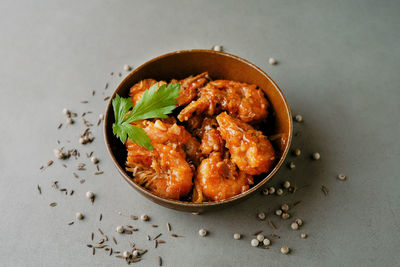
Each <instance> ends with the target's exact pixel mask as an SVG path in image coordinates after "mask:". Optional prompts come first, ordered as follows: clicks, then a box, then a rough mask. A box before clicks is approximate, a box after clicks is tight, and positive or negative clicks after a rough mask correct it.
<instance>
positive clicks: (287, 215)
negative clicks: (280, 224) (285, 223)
mask: <svg viewBox="0 0 400 267" xmlns="http://www.w3.org/2000/svg"><path fill="white" fill-rule="evenodd" d="M289 218H290V214H289V213H287V212H284V213H282V219H284V220H287V219H289Z"/></svg>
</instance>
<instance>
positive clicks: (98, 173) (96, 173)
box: [94, 172, 104, 175]
mask: <svg viewBox="0 0 400 267" xmlns="http://www.w3.org/2000/svg"><path fill="white" fill-rule="evenodd" d="M103 173H104V172H95V173H94V175H100V174H103Z"/></svg>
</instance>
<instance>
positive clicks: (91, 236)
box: [90, 232, 94, 241]
mask: <svg viewBox="0 0 400 267" xmlns="http://www.w3.org/2000/svg"><path fill="white" fill-rule="evenodd" d="M93 238H94V233H93V232H92V233H91V234H90V239H92V241H93Z"/></svg>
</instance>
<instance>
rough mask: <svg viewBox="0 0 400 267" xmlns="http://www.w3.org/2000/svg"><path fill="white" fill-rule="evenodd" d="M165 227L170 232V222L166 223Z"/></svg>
mask: <svg viewBox="0 0 400 267" xmlns="http://www.w3.org/2000/svg"><path fill="white" fill-rule="evenodd" d="M167 229H168V231H169V232H171V224H169V223H167Z"/></svg>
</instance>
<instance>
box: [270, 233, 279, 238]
mask: <svg viewBox="0 0 400 267" xmlns="http://www.w3.org/2000/svg"><path fill="white" fill-rule="evenodd" d="M271 237H272V238H277V239H279V238H281V237H280V236H279V235H277V234H271Z"/></svg>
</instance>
